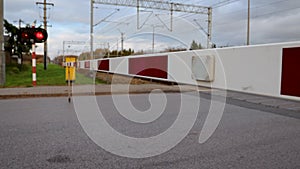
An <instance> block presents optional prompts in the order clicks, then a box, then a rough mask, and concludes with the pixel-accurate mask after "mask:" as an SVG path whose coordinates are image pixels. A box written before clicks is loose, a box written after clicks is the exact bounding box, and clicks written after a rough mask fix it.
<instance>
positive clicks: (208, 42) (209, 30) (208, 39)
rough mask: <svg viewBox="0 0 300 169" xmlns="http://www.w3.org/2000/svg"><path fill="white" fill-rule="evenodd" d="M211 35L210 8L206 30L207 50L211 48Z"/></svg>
mask: <svg viewBox="0 0 300 169" xmlns="http://www.w3.org/2000/svg"><path fill="white" fill-rule="evenodd" d="M211 33H212V8H211V7H209V8H208V29H207V48H211V45H210V43H211Z"/></svg>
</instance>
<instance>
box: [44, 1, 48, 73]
mask: <svg viewBox="0 0 300 169" xmlns="http://www.w3.org/2000/svg"><path fill="white" fill-rule="evenodd" d="M46 5H47V1H46V0H44V29H45V30H46V31H47V6H46ZM47 50H48V44H47V41H45V42H44V70H47Z"/></svg>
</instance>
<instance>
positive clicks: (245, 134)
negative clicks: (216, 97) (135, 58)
mask: <svg viewBox="0 0 300 169" xmlns="http://www.w3.org/2000/svg"><path fill="white" fill-rule="evenodd" d="M191 95H192V94H191ZM166 97H167V98H168V104H167V107H166V109H165V112H164V113H163V115H162V116H161V117H159V119H157V120H156V121H154V122H151V123H148V124H137V123H132V122H130V121H128V120H126V119H124V118H123V117H122V116H121V115H120V114H118V112H117V110H116V109H115V107H113V106H112V99H111V96H109V95H106V96H97V101H98V104H99V106H100V107H101V110H102V112H103V115H104V117H105V118H106V120H107V121H108V122H109V123H110V124H111V126H113V128H114V129H115V130H117V131H119V132H121V133H123V134H126V135H128V136H131V137H139V138H140V137H149V136H154V135H158V134H159V133H161V132H163V131H165V130H166V129H168V127H170V126H171V125H172V123H173V122H174V120H175V119H176V117H177V115H178V109H179V107H180V104H179V103H180V101H181V100H180V99H179V98H180V97H179V94H178V93H169V94H166ZM194 97H196V96H194ZM208 98H209V97H201V105H200V110H199V114H198V117H197V120H196V122H195V124H194V126H193V128H192V129H191V131H190V132H189V134H188V135H187V136H186V137H185V138H184V140H183V141H181V142H180V143H179V144H178V145H177V146H175V147H174V148H172V149H171V150H170V151H168V152H166V153H163V154H161V155H158V156H154V157H149V158H142V159H133V158H126V157H120V156H117V155H114V154H112V153H110V152H107V151H105V150H104V149H102V148H101V147H99V146H98V145H97V144H95V143H94V142H93V141H92V140H91V139H90V138H89V137H88V136H87V134H86V133H85V132H84V130H83V128H82V127H81V125H80V123H79V121H78V119H77V115H76V112H75V110H74V106H73V104H69V103H68V102H67V98H65V97H58V98H54V97H49V98H27V99H9V100H0V108H1V109H0V168H3V169H4V168H5V169H6V168H36V169H40V168H51V169H52V168H70V169H74V168H105V169H109V168H120V169H121V168H122V169H124V168H136V169H139V168H141V169H142V168H143V169H144V168H146V169H147V168H149V169H150V168H172V169H174V168H175V169H176V168H178V169H181V168H195V169H199V168H201V169H202V168H222V169H223V168H238V169H241V168H264V169H265V168H272V169H276V168H294V169H296V168H300V120H299V118H297V117H290V116H283V115H278V114H277V113H276V112H278V111H280V110H275V111H269V110H268V109H263V108H260V107H259V106H258V108H256V109H253V108H247V106H243V107H240V106H237V105H236V104H234V101H231V103H230V104H226V106H225V111H224V113H223V117H222V119H221V122H220V124H219V126H218V128H217V130H216V131H215V133H214V134H213V135H212V137H211V138H210V139H209V140H208V141H206V142H205V143H203V144H199V143H198V139H199V133H200V131H201V128H202V127H203V124H204V121H205V117H206V116H207V112H208V110H209V106H210V101H209V99H208ZM147 100H148V94H133V95H131V101H132V103H133V104H135V105H136V108H137V109H139V110H147V109H148V108H149V107H150V106H151V105H150V104H149V102H148V101H147ZM190 106H194V105H190ZM113 143H114V141H112V144H113Z"/></svg>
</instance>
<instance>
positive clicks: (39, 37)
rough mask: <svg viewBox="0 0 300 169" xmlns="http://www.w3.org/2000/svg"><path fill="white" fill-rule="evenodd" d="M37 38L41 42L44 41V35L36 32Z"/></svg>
mask: <svg viewBox="0 0 300 169" xmlns="http://www.w3.org/2000/svg"><path fill="white" fill-rule="evenodd" d="M35 37H36V38H37V39H39V40H43V39H44V34H43V33H42V32H36V33H35Z"/></svg>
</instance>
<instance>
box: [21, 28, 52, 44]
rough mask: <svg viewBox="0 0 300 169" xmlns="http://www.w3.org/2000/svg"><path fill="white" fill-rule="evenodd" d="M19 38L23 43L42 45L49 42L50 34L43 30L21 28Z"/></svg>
mask: <svg viewBox="0 0 300 169" xmlns="http://www.w3.org/2000/svg"><path fill="white" fill-rule="evenodd" d="M19 38H20V39H19V40H20V41H21V42H23V43H42V42H45V41H46V40H47V38H48V34H47V31H46V30H45V29H42V28H21V29H20V34H19Z"/></svg>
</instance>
